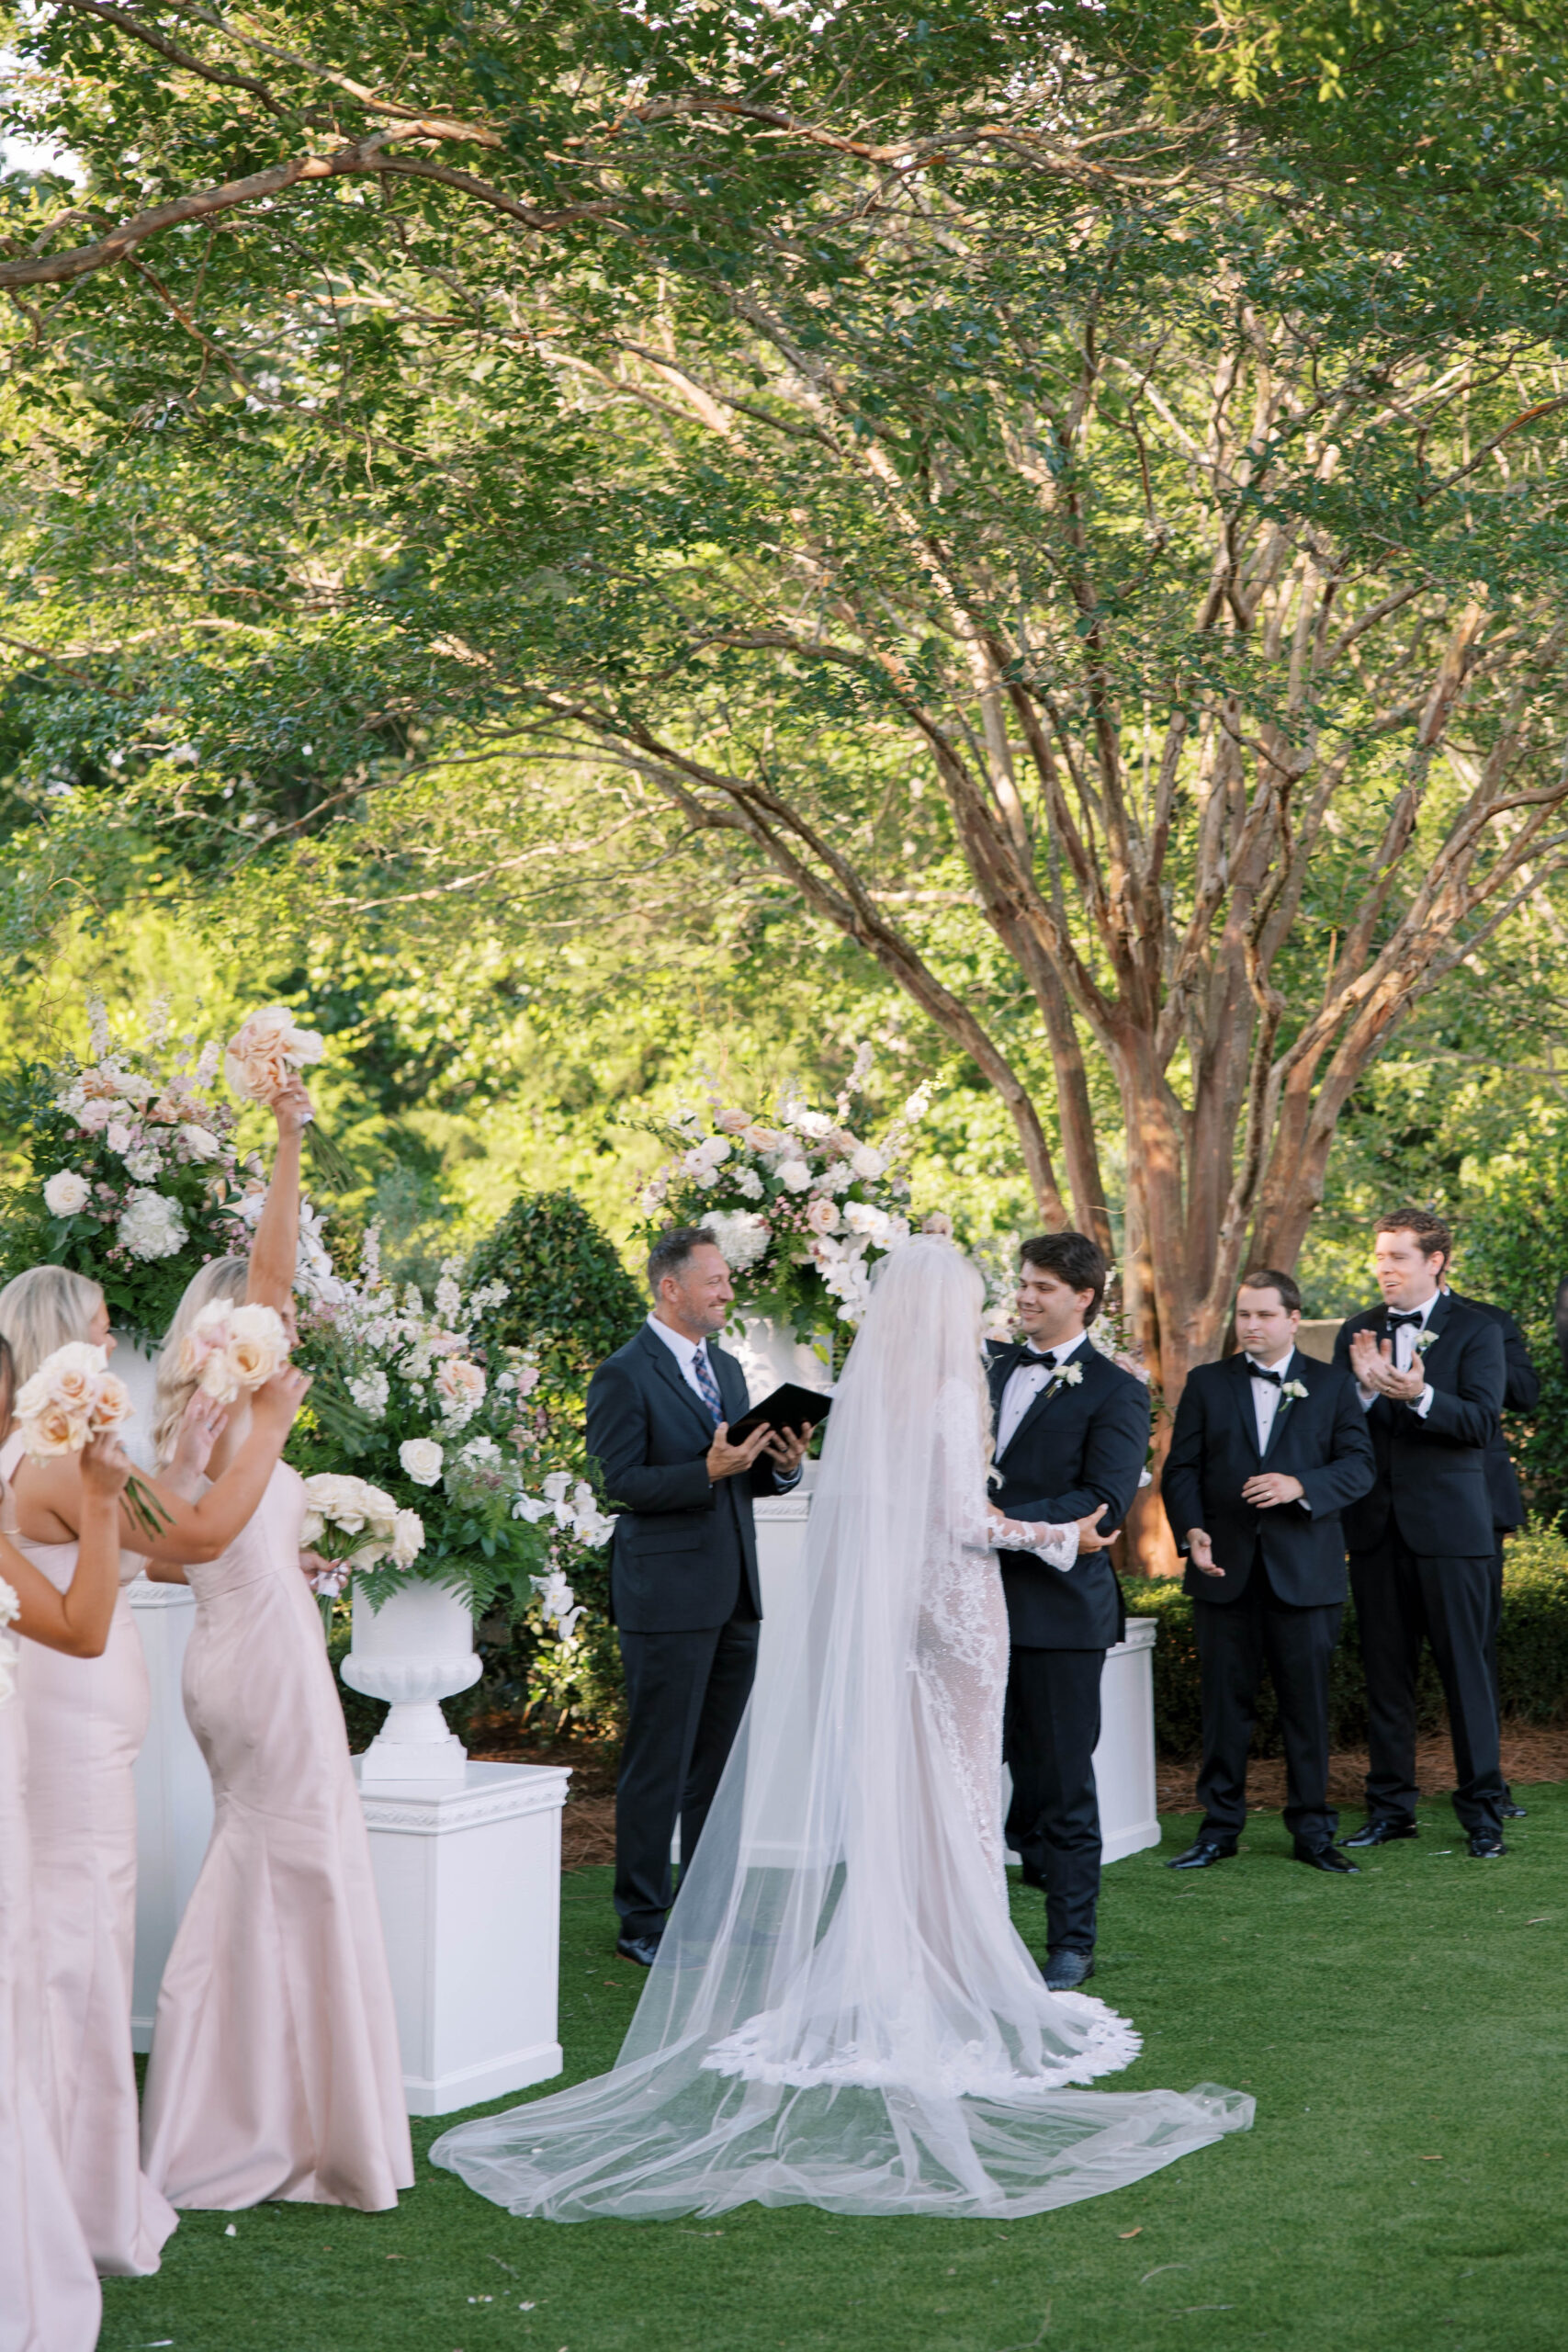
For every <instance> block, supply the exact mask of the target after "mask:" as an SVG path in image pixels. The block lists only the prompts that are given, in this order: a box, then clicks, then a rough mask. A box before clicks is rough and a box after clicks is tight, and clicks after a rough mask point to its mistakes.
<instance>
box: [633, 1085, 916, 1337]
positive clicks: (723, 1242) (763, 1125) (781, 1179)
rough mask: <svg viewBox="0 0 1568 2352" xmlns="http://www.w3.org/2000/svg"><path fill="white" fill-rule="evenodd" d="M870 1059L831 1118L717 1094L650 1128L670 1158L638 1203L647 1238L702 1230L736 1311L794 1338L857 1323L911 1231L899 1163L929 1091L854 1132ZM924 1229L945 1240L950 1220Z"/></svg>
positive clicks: (804, 1107) (790, 1103)
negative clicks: (768, 1319) (886, 1119)
mask: <svg viewBox="0 0 1568 2352" xmlns="http://www.w3.org/2000/svg"><path fill="white" fill-rule="evenodd" d="M871 1061H872V1057H871V1049H870V1047H869V1046H862V1047H861V1048H860V1050H859V1052H858V1053H857V1055H856V1057H855V1065H854V1069H853V1070H852V1073H851V1077H850V1080H849V1083H848V1085H846V1087H845V1088H844V1090H843V1091H842V1092H841V1093H840V1096H839V1098H838V1101H837V1103H835V1104H834V1107H833V1109H832V1110H831V1111H830V1112H829V1111H820V1110H815V1109H813V1108H812V1107H811V1106H810V1105H809V1104H808V1103H803V1102H801V1101H800V1100H799V1099H798V1098H797V1097H795V1096H793V1095H787V1096H785V1097H784V1100H783V1101H782V1102H781V1103H780V1104H779V1106H778V1109H777V1110H776V1111H775V1112H774V1113H773V1114H772V1115H771V1116H764V1115H763V1114H760V1113H758V1112H754V1111H750V1110H746V1109H743V1108H741V1107H740V1106H739V1105H738V1104H729V1103H724V1102H722V1101H721V1100H718V1099H715V1100H714V1101H713V1102H712V1103H710V1105H709V1107H708V1109H707V1111H706V1112H705V1113H704V1112H698V1111H689V1112H684V1113H682V1114H681V1115H680V1116H679V1117H678V1118H675V1119H672V1120H671V1121H669V1122H667V1123H666V1124H665V1125H662V1126H661V1127H660V1128H658V1129H657V1130H656V1132H657V1133H658V1134H659V1135H660V1138H661V1140H662V1141H663V1142H664V1143H665V1144H666V1145H667V1147H668V1148H669V1151H670V1157H669V1158H668V1159H666V1161H665V1162H664V1164H663V1166H662V1167H661V1168H660V1169H659V1170H658V1171H657V1173H656V1174H655V1175H654V1176H653V1177H652V1178H651V1180H650V1181H649V1182H648V1184H647V1185H646V1186H645V1187H644V1188H643V1190H642V1193H641V1195H640V1206H641V1208H642V1211H643V1214H644V1216H645V1217H646V1219H647V1225H646V1228H645V1230H646V1234H647V1238H649V1241H651V1240H652V1239H654V1238H656V1236H657V1235H658V1233H659V1231H660V1228H661V1227H664V1226H666V1225H671V1224H673V1225H705V1226H707V1227H710V1228H711V1229H712V1231H713V1234H714V1238H715V1239H716V1241H717V1243H718V1246H719V1248H720V1250H722V1251H723V1252H724V1256H725V1260H726V1261H727V1263H728V1267H729V1272H730V1279H731V1282H732V1283H733V1286H734V1290H735V1295H736V1298H737V1300H738V1302H739V1305H740V1306H741V1307H742V1308H743V1309H744V1310H746V1311H748V1312H750V1313H751V1314H756V1315H768V1316H772V1317H773V1318H774V1319H775V1320H776V1321H778V1322H780V1323H782V1324H784V1325H785V1326H786V1327H788V1328H790V1329H793V1330H794V1331H795V1334H796V1336H797V1337H799V1338H801V1339H808V1338H810V1337H811V1335H812V1334H813V1333H814V1332H818V1331H820V1330H822V1329H824V1327H830V1326H831V1325H832V1324H833V1323H835V1322H839V1323H847V1324H849V1325H851V1326H853V1325H855V1324H858V1323H859V1321H860V1319H861V1317H862V1316H863V1313H864V1312H865V1306H866V1301H867V1299H868V1298H869V1296H870V1289H871V1274H872V1269H873V1268H874V1265H875V1264H876V1262H877V1261H878V1260H879V1259H880V1258H884V1257H886V1254H887V1253H888V1251H889V1250H897V1249H898V1248H899V1247H901V1245H902V1244H903V1243H904V1242H906V1241H908V1238H909V1237H910V1234H911V1232H913V1231H914V1229H915V1228H914V1227H913V1225H912V1224H911V1221H910V1214H909V1185H908V1177H907V1175H906V1173H905V1167H904V1163H905V1159H906V1156H907V1154H908V1148H909V1145H910V1141H911V1137H912V1132H913V1129H914V1128H915V1127H916V1126H917V1125H919V1121H920V1120H921V1119H922V1118H923V1117H924V1116H925V1114H926V1111H927V1109H928V1107H929V1103H930V1093H929V1089H927V1088H926V1087H924V1086H922V1087H919V1089H917V1091H915V1092H914V1093H913V1094H911V1095H910V1096H909V1098H908V1102H907V1103H905V1105H904V1108H903V1110H902V1112H901V1113H900V1114H899V1116H898V1117H897V1119H896V1120H895V1121H894V1122H893V1124H892V1125H891V1126H889V1127H887V1128H886V1129H885V1130H884V1131H883V1133H882V1134H881V1135H880V1136H877V1137H876V1138H875V1139H874V1140H873V1139H872V1138H871V1137H870V1136H868V1135H866V1134H865V1133H864V1132H863V1126H864V1122H863V1120H860V1121H859V1122H858V1123H857V1124H852V1117H853V1115H854V1105H855V1102H856V1098H857V1096H858V1095H859V1094H860V1091H861V1090H862V1088H863V1086H864V1084H865V1081H866V1080H867V1078H868V1077H869V1075H870V1070H871ZM922 1229H923V1230H924V1231H926V1232H935V1233H951V1232H952V1230H953V1225H952V1220H951V1219H950V1218H949V1217H947V1216H943V1215H942V1214H941V1213H940V1212H937V1213H935V1214H933V1215H931V1216H928V1217H927V1218H926V1219H925V1221H924V1226H923V1227H922Z"/></svg>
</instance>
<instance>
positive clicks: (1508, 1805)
mask: <svg viewBox="0 0 1568 2352" xmlns="http://www.w3.org/2000/svg"><path fill="white" fill-rule="evenodd" d="M1498 1810H1499V1811H1500V1812H1501V1814H1502V1815H1503V1818H1504V1820H1505V1821H1522V1820H1523V1819H1524V1817H1525V1809H1524V1807H1523V1805H1522V1804H1515V1803H1514V1800H1513V1798H1512V1797H1506V1798H1505V1799H1504V1801H1503V1804H1501V1806H1500V1807H1499V1808H1498Z"/></svg>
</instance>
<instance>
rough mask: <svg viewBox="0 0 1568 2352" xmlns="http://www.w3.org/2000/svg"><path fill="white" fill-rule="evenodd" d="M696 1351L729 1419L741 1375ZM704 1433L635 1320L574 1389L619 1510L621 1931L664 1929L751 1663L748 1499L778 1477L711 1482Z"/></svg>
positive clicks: (674, 1375) (753, 1632) (736, 1413)
mask: <svg viewBox="0 0 1568 2352" xmlns="http://www.w3.org/2000/svg"><path fill="white" fill-rule="evenodd" d="M707 1355H708V1362H709V1363H710V1364H711V1366H712V1368H713V1374H714V1378H715V1381H716V1385H717V1388H718V1393H719V1400H720V1403H721V1405H722V1408H723V1414H724V1419H726V1420H728V1421H735V1420H738V1419H739V1417H740V1415H741V1414H742V1413H743V1412H745V1410H746V1408H747V1403H748V1397H747V1393H746V1377H745V1374H743V1373H742V1371H741V1369H740V1366H739V1364H738V1363H736V1361H735V1359H734V1357H733V1356H731V1355H727V1354H726V1353H725V1351H724V1350H723V1349H722V1348H719V1347H716V1346H715V1345H714V1343H713V1341H712V1340H709V1341H708V1343H707ZM713 1435H714V1420H713V1416H712V1414H711V1413H710V1411H709V1410H708V1408H707V1407H706V1406H705V1404H704V1403H703V1401H702V1399H701V1397H698V1396H697V1395H696V1393H695V1391H694V1389H692V1388H691V1387H690V1386H689V1385H687V1382H686V1379H685V1376H684V1374H683V1372H682V1367H681V1365H680V1363H678V1362H677V1360H676V1358H675V1356H674V1354H673V1352H672V1351H671V1349H670V1348H669V1347H667V1346H666V1344H665V1342H664V1341H663V1340H661V1339H660V1338H658V1337H657V1336H656V1334H655V1333H654V1332H653V1331H652V1330H650V1329H649V1327H648V1326H647V1325H646V1324H645V1325H644V1326H643V1328H642V1329H641V1330H640V1331H639V1332H638V1333H637V1337H636V1338H635V1339H634V1340H627V1342H626V1346H625V1347H624V1348H618V1349H617V1350H616V1351H615V1354H614V1355H613V1356H611V1357H609V1358H608V1359H607V1360H606V1362H605V1363H602V1364H601V1365H600V1366H599V1369H598V1371H597V1372H596V1373H595V1374H593V1377H592V1380H591V1381H590V1383H589V1385H588V1451H589V1453H591V1454H592V1455H593V1457H594V1458H595V1460H596V1461H597V1462H598V1463H599V1464H600V1467H601V1469H602V1471H603V1473H604V1484H605V1487H606V1489H607V1491H608V1494H609V1498H610V1500H611V1502H612V1504H614V1505H615V1506H617V1507H618V1508H619V1509H620V1510H621V1514H622V1515H621V1517H620V1518H619V1519H618V1520H617V1521H616V1523H615V1538H614V1541H613V1543H612V1544H611V1549H610V1613H611V1615H612V1617H613V1618H614V1620H615V1625H616V1627H617V1629H618V1631H619V1634H620V1643H621V1659H622V1663H623V1665H624V1666H625V1668H626V1739H625V1741H624V1743H623V1746H622V1749H621V1769H620V1777H619V1779H618V1781H617V1782H616V1786H615V1908H616V1910H617V1911H618V1912H619V1914H620V1917H621V1922H622V1933H623V1934H624V1935H626V1936H657V1935H658V1934H659V1933H660V1929H661V1928H663V1925H664V1917H665V1914H666V1912H667V1911H668V1910H669V1908H670V1900H671V1880H670V1844H671V1838H673V1836H674V1833H675V1824H676V1822H677V1821H679V1822H680V1825H681V1854H682V1863H685V1862H689V1861H690V1860H691V1858H692V1856H693V1854H694V1852H695V1850H696V1845H697V1840H698V1838H700V1836H701V1835H702V1828H703V1824H704V1822H705V1820H706V1819H707V1813H708V1807H709V1805H710V1804H712V1802H713V1797H714V1792H715V1791H716V1788H717V1787H718V1783H719V1779H720V1776H721V1775H722V1773H723V1771H724V1767H725V1763H726V1760H727V1758H728V1755H729V1751H730V1748H731V1747H732V1746H733V1745H734V1741H735V1735H736V1733H737V1731H738V1730H739V1726H740V1718H741V1716H742V1715H743V1714H744V1713H745V1712H746V1702H747V1700H748V1698H749V1697H750V1692H751V1682H752V1678H753V1676H754V1675H755V1673H756V1668H757V1626H758V1622H759V1620H760V1619H761V1613H762V1602H761V1586H760V1584H759V1582H758V1577H757V1538H756V1532H755V1530H754V1528H753V1526H752V1521H751V1498H752V1495H753V1493H756V1494H769V1495H771V1494H776V1493H777V1492H778V1491H779V1487H780V1482H779V1480H778V1478H777V1476H775V1473H774V1470H773V1464H772V1463H771V1462H769V1461H766V1460H763V1461H760V1462H757V1463H755V1464H753V1465H752V1468H751V1470H750V1474H749V1475H739V1474H738V1475H737V1476H734V1477H731V1478H721V1479H719V1480H718V1481H717V1483H715V1482H714V1481H713V1480H711V1479H710V1478H709V1476H708V1473H707V1461H706V1455H707V1451H708V1448H709V1446H710V1445H711V1444H712V1443H713ZM789 1483H791V1484H793V1481H791V1482H789Z"/></svg>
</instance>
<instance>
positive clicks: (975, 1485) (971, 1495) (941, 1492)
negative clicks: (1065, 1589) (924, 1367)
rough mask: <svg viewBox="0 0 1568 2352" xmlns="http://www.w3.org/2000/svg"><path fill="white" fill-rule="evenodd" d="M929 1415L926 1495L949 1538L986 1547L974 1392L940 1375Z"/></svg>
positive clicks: (968, 1547) (982, 1455)
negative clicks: (931, 1418)
mask: <svg viewBox="0 0 1568 2352" xmlns="http://www.w3.org/2000/svg"><path fill="white" fill-rule="evenodd" d="M935 1418H936V1427H935V1430H934V1432H933V1434H934V1437H935V1441H936V1442H935V1444H934V1446H933V1448H932V1457H933V1458H932V1464H931V1500H932V1502H933V1504H934V1505H935V1508H936V1515H937V1520H938V1523H939V1524H942V1525H945V1526H946V1527H947V1528H948V1529H949V1530H950V1532H951V1534H952V1538H953V1542H954V1543H955V1544H962V1546H963V1547H964V1550H965V1551H968V1552H987V1551H989V1549H990V1545H991V1538H990V1534H989V1532H988V1530H987V1525H986V1452H985V1441H984V1437H983V1434H982V1429H981V1421H980V1404H979V1398H978V1397H977V1396H976V1393H975V1391H974V1389H973V1388H971V1387H969V1386H967V1385H965V1384H964V1382H963V1381H961V1380H945V1381H943V1383H942V1386H941V1388H939V1389H938V1391H937V1399H936V1417H935ZM1074 1541H1075V1543H1076V1541H1077V1533H1076V1531H1075V1534H1074Z"/></svg>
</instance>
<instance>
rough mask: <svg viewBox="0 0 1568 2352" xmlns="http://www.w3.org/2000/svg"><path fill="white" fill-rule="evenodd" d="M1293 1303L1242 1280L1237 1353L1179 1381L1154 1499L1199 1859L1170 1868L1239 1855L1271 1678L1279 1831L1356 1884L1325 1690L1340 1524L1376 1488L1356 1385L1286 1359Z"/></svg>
mask: <svg viewBox="0 0 1568 2352" xmlns="http://www.w3.org/2000/svg"><path fill="white" fill-rule="evenodd" d="M1301 1319H1302V1298H1301V1293H1300V1291H1299V1290H1298V1289H1297V1288H1296V1285H1295V1283H1294V1282H1293V1281H1292V1278H1291V1276H1290V1275H1289V1274H1284V1273H1280V1272H1277V1271H1276V1269H1275V1268H1273V1267H1271V1266H1263V1267H1259V1268H1258V1269H1256V1270H1255V1271H1254V1272H1251V1273H1249V1274H1244V1275H1243V1277H1242V1282H1241V1287H1240V1289H1239V1290H1238V1292H1237V1293H1236V1302H1235V1335H1236V1340H1237V1352H1236V1353H1235V1355H1233V1356H1229V1357H1227V1358H1226V1359H1225V1361H1224V1363H1205V1364H1199V1365H1197V1366H1196V1367H1195V1369H1194V1370H1193V1371H1191V1372H1190V1373H1189V1374H1188V1375H1187V1384H1186V1385H1185V1387H1184V1388H1183V1389H1182V1392H1181V1401H1180V1403H1179V1405H1178V1407H1177V1408H1176V1427H1175V1430H1174V1431H1173V1433H1172V1436H1171V1441H1170V1453H1169V1456H1168V1459H1167V1462H1166V1465H1165V1476H1164V1479H1163V1482H1162V1494H1163V1498H1164V1502H1165V1510H1166V1516H1167V1518H1168V1520H1169V1521H1170V1525H1171V1532H1172V1533H1173V1534H1174V1535H1175V1537H1176V1542H1177V1548H1178V1550H1179V1551H1182V1552H1185V1553H1186V1555H1187V1561H1188V1566H1187V1580H1186V1586H1185V1589H1186V1590H1187V1592H1188V1593H1190V1596H1191V1598H1192V1601H1193V1604H1194V1606H1193V1611H1192V1622H1193V1629H1194V1632H1195V1634H1196V1635H1197V1641H1198V1660H1199V1668H1200V1675H1201V1692H1202V1707H1203V1761H1202V1767H1201V1770H1200V1772H1199V1774H1198V1801H1199V1803H1200V1804H1201V1806H1202V1808H1203V1820H1202V1824H1201V1827H1200V1829H1199V1831H1198V1836H1197V1838H1196V1840H1195V1841H1194V1843H1193V1844H1192V1845H1190V1846H1189V1847H1188V1849H1187V1850H1186V1852H1185V1853H1182V1854H1178V1855H1177V1857H1176V1859H1175V1860H1174V1861H1172V1862H1170V1863H1168V1865H1167V1868H1168V1869H1170V1870H1173V1871H1201V1870H1207V1869H1209V1868H1210V1867H1211V1865H1212V1864H1213V1863H1215V1862H1220V1861H1224V1860H1226V1859H1227V1857H1228V1856H1230V1855H1232V1854H1234V1853H1235V1849H1236V1839H1237V1838H1239V1836H1240V1835H1241V1831H1242V1828H1243V1826H1244V1824H1245V1823H1246V1820H1247V1748H1248V1747H1249V1745H1250V1743H1251V1739H1252V1726H1253V1721H1254V1718H1255V1715H1256V1712H1257V1705H1258V1684H1259V1682H1260V1681H1261V1680H1262V1678H1263V1668H1264V1667H1265V1665H1267V1667H1268V1668H1269V1678H1270V1679H1271V1680H1272V1682H1273V1685H1274V1693H1275V1696H1276V1698H1277V1699H1278V1701H1279V1705H1280V1729H1281V1730H1282V1732H1283V1733H1284V1739H1285V1816H1284V1818H1285V1826H1286V1828H1287V1829H1288V1830H1289V1831H1290V1832H1291V1835H1292V1838H1294V1840H1295V1857H1296V1860H1297V1861H1299V1862H1307V1863H1310V1864H1311V1866H1312V1868H1313V1869H1314V1870H1320V1871H1336V1872H1338V1873H1341V1874H1343V1873H1346V1872H1351V1873H1353V1872H1354V1871H1355V1867H1356V1866H1355V1864H1354V1863H1353V1862H1348V1861H1347V1860H1345V1857H1344V1856H1343V1854H1341V1853H1339V1852H1338V1851H1337V1849H1336V1847H1335V1844H1334V1833H1335V1831H1336V1829H1337V1827H1338V1815H1337V1814H1336V1813H1335V1811H1334V1810H1333V1808H1332V1806H1331V1805H1330V1804H1329V1802H1328V1679H1329V1669H1330V1667H1331V1665H1332V1662H1333V1657H1334V1649H1335V1645H1336V1643H1337V1641H1338V1639H1339V1620H1340V1617H1341V1616H1342V1614H1343V1613H1344V1607H1345V1538H1344V1532H1343V1529H1342V1527H1341V1525H1340V1518H1339V1514H1340V1512H1341V1511H1342V1510H1343V1509H1344V1508H1345V1505H1346V1504H1347V1503H1353V1502H1356V1501H1358V1500H1359V1498H1360V1497H1361V1496H1363V1495H1364V1494H1366V1493H1367V1492H1368V1491H1369V1489H1370V1488H1371V1485H1372V1482H1373V1480H1374V1479H1375V1477H1376V1476H1377V1464H1376V1463H1375V1461H1374V1460H1373V1457H1372V1445H1371V1438H1370V1437H1369V1435H1368V1433H1367V1429H1366V1422H1365V1418H1364V1416H1363V1414H1362V1411H1361V1408H1360V1405H1359V1401H1358V1399H1357V1396H1356V1389H1355V1384H1354V1382H1353V1381H1351V1380H1350V1379H1348V1377H1347V1375H1346V1374H1344V1373H1343V1372H1339V1371H1337V1370H1336V1369H1335V1368H1334V1366H1333V1365H1332V1364H1326V1363H1317V1362H1315V1361H1314V1358H1313V1357H1311V1356H1307V1355H1303V1353H1302V1352H1301V1351H1300V1349H1299V1348H1298V1347H1297V1345H1296V1333H1297V1330H1298V1329H1299V1328H1300V1325H1301Z"/></svg>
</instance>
